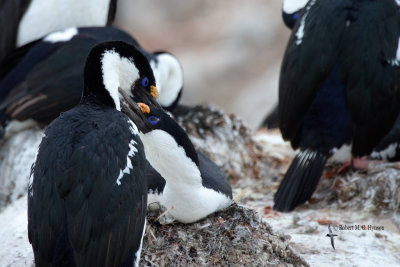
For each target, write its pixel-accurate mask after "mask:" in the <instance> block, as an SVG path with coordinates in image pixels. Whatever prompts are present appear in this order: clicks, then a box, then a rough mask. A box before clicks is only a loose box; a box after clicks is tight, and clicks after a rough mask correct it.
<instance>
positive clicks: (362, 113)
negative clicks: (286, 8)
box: [274, 0, 400, 211]
mask: <svg viewBox="0 0 400 267" xmlns="http://www.w3.org/2000/svg"><path fill="white" fill-rule="evenodd" d="M293 7H294V6H293ZM371 14H374V15H373V16H371ZM399 36H400V5H399V4H398V3H396V2H395V1H392V0H383V1H377V0H376V1H363V0H351V1H345V0H340V1H334V0H327V1H314V0H311V1H309V2H308V3H307V5H306V6H305V7H303V10H302V11H301V13H300V17H299V19H298V20H297V22H296V23H295V24H294V28H293V30H292V34H291V36H290V39H289V41H288V44H287V47H286V51H285V55H284V58H283V61H282V67H281V72H280V79H279V104H278V121H279V128H280V130H281V133H282V137H283V138H284V139H285V140H287V141H290V143H291V145H292V147H293V148H294V149H299V150H300V151H299V153H298V154H297V155H296V157H295V158H294V159H293V161H292V163H291V165H290V166H289V168H288V170H287V171H286V174H285V175H284V177H283V180H282V182H281V183H280V185H279V188H278V190H277V192H276V193H275V196H274V202H275V203H274V209H275V210H278V211H291V210H293V209H294V208H296V207H297V206H299V205H301V204H303V203H304V202H306V201H307V200H309V199H310V198H311V196H312V194H313V192H314V191H315V189H316V187H317V185H318V182H319V179H320V177H321V175H322V173H323V170H324V167H325V164H326V162H327V160H328V159H329V158H330V157H332V155H334V154H335V152H337V151H344V150H347V151H348V153H347V159H348V160H349V161H350V164H351V165H352V166H353V167H357V166H360V167H361V165H365V163H363V162H360V161H359V160H358V159H357V157H361V156H365V155H369V154H370V153H371V152H372V151H373V149H374V148H375V147H376V146H378V145H379V143H380V142H381V141H382V140H383V139H384V138H385V136H386V135H387V134H389V133H390V132H391V129H392V128H393V127H394V125H395V121H396V119H397V117H398V115H399V112H400V90H398V88H400V68H399V66H400V55H399V53H398V47H399V46H400V43H399ZM359 163H360V164H359Z"/></svg>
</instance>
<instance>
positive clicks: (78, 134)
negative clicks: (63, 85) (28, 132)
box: [28, 109, 147, 266]
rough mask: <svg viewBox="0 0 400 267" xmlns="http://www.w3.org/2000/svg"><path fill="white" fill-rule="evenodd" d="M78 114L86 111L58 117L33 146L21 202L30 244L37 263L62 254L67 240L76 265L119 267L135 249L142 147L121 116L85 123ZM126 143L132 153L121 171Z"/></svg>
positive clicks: (141, 213) (142, 200)
mask: <svg viewBox="0 0 400 267" xmlns="http://www.w3.org/2000/svg"><path fill="white" fill-rule="evenodd" d="M77 113H79V114H78V115H82V114H84V113H90V111H88V110H86V109H81V110H78V111H77V109H74V110H72V111H69V112H66V113H64V114H63V115H62V116H61V117H60V118H59V119H57V120H56V121H54V122H53V123H52V124H51V125H50V126H49V128H48V129H47V131H46V137H45V138H44V139H43V141H42V143H41V145H40V150H39V154H38V158H37V161H36V164H35V168H34V180H33V186H32V191H31V192H33V194H32V196H30V197H29V200H28V216H29V226H28V230H29V240H30V242H31V243H32V246H33V248H34V252H35V258H36V260H38V259H39V262H40V259H42V260H41V261H43V262H45V263H50V262H51V261H53V260H54V259H53V257H54V253H55V252H58V253H59V254H60V253H62V252H63V254H67V255H68V253H67V252H64V251H63V250H62V249H63V248H62V246H63V244H64V243H67V242H66V241H65V240H68V241H69V244H68V245H69V246H70V249H69V250H70V253H69V254H73V255H74V258H75V261H76V264H77V265H78V266H120V265H121V264H123V263H124V262H125V261H126V260H127V259H128V258H129V257H132V256H133V254H134V253H135V252H136V251H137V250H138V248H139V245H140V241H141V238H142V233H143V227H144V223H145V213H146V205H147V190H146V189H147V185H146V178H145V157H144V152H143V151H144V150H143V145H142V143H141V142H140V139H138V137H137V136H135V135H133V134H132V133H131V132H130V131H129V129H128V126H127V123H126V120H127V118H126V117H125V116H123V117H122V114H117V115H115V114H114V115H112V116H110V117H106V116H105V115H104V114H100V115H99V116H98V117H97V118H96V119H94V120H91V121H87V120H79V119H78V120H77V119H76V118H77V116H76V115H77ZM115 113H117V112H115ZM89 116H93V113H92V114H89ZM65 122H68V123H65ZM87 126H90V128H88V127H87ZM71 129H74V130H73V131H72V132H75V134H73V135H71V134H69V133H70V132H71ZM132 140H133V141H134V142H132ZM129 144H131V145H133V146H134V147H135V149H134V150H132V151H133V152H134V153H131V154H132V156H130V157H129V158H130V159H131V162H132V168H131V169H130V170H129V173H128V172H127V171H126V170H127V169H126V166H127V158H128V152H129V151H130V149H131V148H129ZM122 170H125V171H126V173H125V174H123V176H121V177H120V174H121V173H122ZM118 178H120V179H119V180H118ZM117 180H118V181H119V182H120V185H118V182H117ZM62 233H67V236H68V239H66V238H65V235H64V237H63V235H62ZM64 247H68V246H64ZM67 251H68V250H67ZM61 260H63V259H60V261H61Z"/></svg>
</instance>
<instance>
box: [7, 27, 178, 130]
mask: <svg viewBox="0 0 400 267" xmlns="http://www.w3.org/2000/svg"><path fill="white" fill-rule="evenodd" d="M113 40H122V41H125V42H128V43H130V44H132V45H134V46H136V48H137V49H138V50H139V51H140V52H141V53H142V54H144V55H145V56H146V57H147V59H148V60H149V61H150V65H151V67H152V69H153V73H154V76H155V79H156V82H157V85H158V88H161V90H160V92H159V93H160V96H159V101H160V104H161V105H163V106H164V107H165V108H169V109H173V108H174V107H175V106H176V104H177V102H178V100H179V98H180V95H181V91H182V88H183V71H182V67H181V65H180V63H179V62H178V60H177V59H176V58H175V57H174V56H173V55H171V54H169V53H167V52H157V53H154V54H153V53H149V52H147V51H146V50H144V49H143V48H141V47H140V45H139V44H138V43H137V41H136V40H135V39H134V38H132V36H131V35H129V34H127V33H126V32H124V31H122V30H120V29H117V28H115V27H111V26H110V27H88V28H68V29H66V30H63V31H60V32H55V33H52V34H49V35H47V36H46V37H45V38H43V39H41V40H39V41H36V42H35V43H34V44H33V45H29V46H25V47H22V48H20V49H18V50H16V51H15V52H14V53H12V54H10V55H9V56H8V57H7V58H6V60H5V61H4V64H3V65H2V66H0V137H1V136H2V135H4V134H5V132H6V130H5V129H6V127H7V126H8V124H9V123H10V122H11V121H19V122H24V121H27V120H29V119H33V120H34V121H35V122H39V123H41V124H45V125H46V124H48V123H49V122H50V121H51V120H53V119H54V118H56V117H57V116H58V115H59V114H60V113H61V112H63V111H66V110H68V109H70V108H72V107H73V106H75V105H76V104H77V103H79V99H80V97H81V85H82V83H83V80H82V75H81V73H82V72H83V68H84V64H85V59H86V56H87V54H88V53H89V51H90V49H91V48H92V47H93V46H94V45H95V44H97V43H100V42H103V41H113ZM1 129H2V130H1ZM1 132H3V134H2V133H1Z"/></svg>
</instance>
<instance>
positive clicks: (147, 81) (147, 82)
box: [142, 77, 150, 87]
mask: <svg viewBox="0 0 400 267" xmlns="http://www.w3.org/2000/svg"><path fill="white" fill-rule="evenodd" d="M149 84H150V82H149V78H147V77H144V78H143V79H142V86H144V87H147V86H149Z"/></svg>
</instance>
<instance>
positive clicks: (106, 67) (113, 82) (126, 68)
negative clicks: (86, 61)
mask: <svg viewBox="0 0 400 267" xmlns="http://www.w3.org/2000/svg"><path fill="white" fill-rule="evenodd" d="M101 64H102V72H103V84H104V87H105V88H106V90H107V91H108V92H109V93H110V96H111V97H112V99H113V100H114V103H115V107H116V109H117V110H119V111H120V110H121V104H120V100H119V93H118V88H121V89H122V90H124V91H126V92H129V91H130V88H131V85H132V84H133V83H134V82H135V81H136V80H137V79H139V70H138V69H137V68H136V66H135V64H134V62H133V59H128V58H125V57H121V56H120V55H119V54H118V53H117V52H115V51H114V50H108V51H105V52H104V54H103V58H102V60H101Z"/></svg>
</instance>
